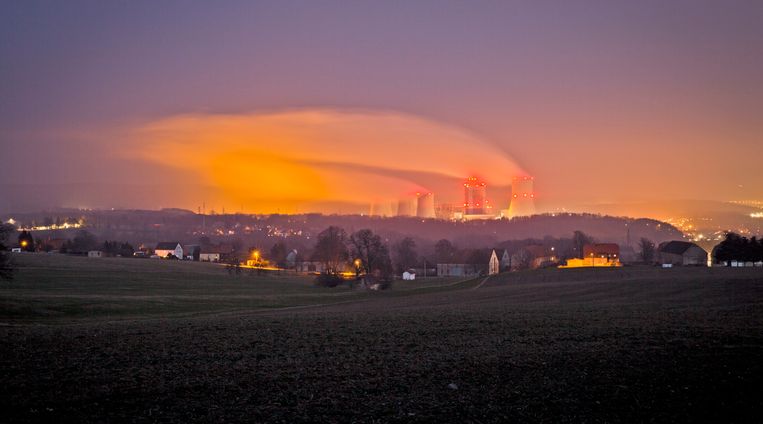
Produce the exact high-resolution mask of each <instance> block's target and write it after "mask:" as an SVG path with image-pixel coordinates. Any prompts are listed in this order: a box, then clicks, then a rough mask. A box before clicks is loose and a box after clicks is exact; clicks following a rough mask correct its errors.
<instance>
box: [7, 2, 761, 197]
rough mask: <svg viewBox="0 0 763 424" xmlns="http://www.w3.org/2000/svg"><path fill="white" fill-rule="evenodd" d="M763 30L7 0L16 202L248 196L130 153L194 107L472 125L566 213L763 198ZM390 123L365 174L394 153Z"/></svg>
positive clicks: (455, 13) (402, 8) (419, 12)
mask: <svg viewBox="0 0 763 424" xmlns="http://www.w3.org/2000/svg"><path fill="white" fill-rule="evenodd" d="M761 22H763V2H761V1H716V2H709V1H672V2H668V1H639V2H633V1H628V2H611V1H610V2H605V1H580V2H567V1H559V2H545V1H528V2H510V1H497V2H465V1H464V2H446V1H431V2H427V1H416V2H392V1H390V2H378V1H377V2H362V1H344V2H331V1H303V2H289V1H273V2H255V1H240V2H234V1H226V2H219V3H211V2H201V1H199V2H192V1H183V2H170V1H163V2H153V1H151V2H149V1H146V2H137V1H135V2H107V1H92V2H82V1H65V2H61V1H51V2H37V1H0V143H2V151H3V155H2V157H3V165H2V167H0V178H1V181H0V199H3V200H2V202H0V212H2V211H9V210H14V209H20V208H21V209H23V208H26V207H38V206H59V205H66V206H78V205H82V206H100V207H108V206H135V207H159V206H164V207H167V206H180V207H188V208H192V207H194V205H196V203H198V199H199V198H200V197H202V198H203V197H206V196H209V197H211V198H214V199H215V200H211V201H212V202H214V201H218V202H220V203H224V202H230V203H232V204H233V203H235V202H236V201H237V200H238V199H237V198H236V199H234V198H226V195H219V194H218V195H216V194H214V192H215V191H217V190H218V189H220V187H218V186H215V184H217V185H219V184H220V183H219V181H218V182H215V181H212V182H210V178H209V173H210V172H211V171H210V170H209V169H200V170H194V169H183V168H182V167H181V168H178V167H172V166H170V167H168V166H166V163H164V162H162V161H152V160H147V159H146V158H140V157H137V158H136V157H130V158H126V157H125V156H124V155H123V154H122V152H123V151H124V149H125V146H131V145H133V143H138V142H143V141H144V140H141V139H136V138H135V135H134V134H135V130H136V129H140V128H145V127H146V126H150V125H152V124H153V123H156V122H164V121H163V120H166V119H172V118H173V117H176V116H185V115H188V114H195V115H199V116H207V117H209V118H210V119H212V120H214V117H216V116H219V115H225V116H249V115H250V114H257V113H276V114H277V113H284V111H292V110H308V111H326V110H329V111H337V110H339V111H346V112H348V113H350V114H351V116H355V114H357V113H369V114H371V115H372V116H375V114H378V113H392V114H395V115H399V116H403V117H410V119H412V120H419V119H420V120H424V121H426V122H431V123H433V125H442V126H443V128H446V127H447V128H449V129H457V130H458V131H463V132H465V133H468V134H470V136H471V137H473V138H475V139H479V140H480V141H481V142H484V143H486V144H490V145H491V146H493V148H491V149H488V150H486V152H489V153H486V154H491V155H494V154H495V153H494V152H495V151H498V152H504V153H505V155H506V158H507V159H506V160H508V161H512V162H515V163H517V164H518V165H519V167H521V168H522V169H523V170H525V171H526V172H528V173H530V174H533V175H535V177H536V189H537V190H538V191H539V194H541V197H542V198H543V199H545V202H546V205H547V206H548V207H559V206H565V205H569V206H572V204H573V203H575V202H579V203H590V202H622V201H629V200H645V199H666V198H699V199H717V200H741V199H763V172H761V169H763V167H762V166H761V163H762V162H763V24H761ZM205 122H206V121H205ZM205 125H206V124H205ZM353 128H354V127H353ZM376 130H377V127H374V126H373V125H370V126H369V127H368V128H366V129H365V130H360V131H359V132H358V134H359V136H358V142H357V148H358V151H359V152H360V153H361V154H359V158H358V165H362V166H365V167H369V168H374V167H379V166H381V165H380V164H378V163H375V161H374V157H375V155H374V152H375V151H378V150H379V149H384V143H383V142H379V141H375V142H368V143H364V141H363V140H364V139H365V136H364V134H363V132H364V131H365V133H366V134H371V133H373V132H375V131H376ZM411 131H412V133H411V134H413V133H416V134H418V138H417V137H414V136H413V135H411V137H412V138H411V142H410V143H411V149H412V150H411V152H415V156H416V157H417V158H420V157H424V158H426V155H427V153H426V152H427V149H426V148H424V147H422V146H423V145H424V144H426V142H427V140H426V137H427V135H428V134H431V133H429V132H419V131H418V130H411ZM437 133H438V134H439V132H437ZM152 140H153V139H152ZM270 140H271V141H270V142H269V143H270V146H269V147H270V148H271V149H272V150H274V151H281V150H284V149H287V148H288V146H287V145H283V144H282V143H283V141H282V139H280V138H278V137H274V138H272V139H270ZM310 140H312V139H307V140H305V141H304V143H307V144H308V145H309V143H310ZM157 142H158V143H161V142H162V141H161V140H159V141H157ZM226 143H227V141H226V140H221V144H220V148H221V149H227V148H231V147H230V146H229V144H226ZM427 146H428V145H427ZM445 146H446V147H444V148H448V149H451V148H452V149H454V150H453V151H454V157H458V156H459V153H458V148H459V147H456V146H455V145H452V144H448V143H445ZM312 148H314V149H316V151H319V150H320V146H319V145H315V146H313V147H312ZM460 148H463V146H462V147H460ZM400 155H401V160H404V159H403V158H405V157H406V152H400ZM290 160H291V159H290ZM345 165H348V166H349V165H350V164H347V163H346V164H345ZM450 165H451V164H443V168H448V167H449V166H450ZM198 166H200V167H205V166H206V164H205V163H204V162H199V164H198ZM253 166H256V164H254V165H253ZM311 166H312V165H311ZM385 166H386V165H385ZM197 171H198V172H197ZM398 171H399V172H402V171H408V170H399V169H391V170H389V172H392V173H395V172H398ZM483 171H484V173H486V174H490V173H491V172H493V173H494V170H483ZM475 172H480V170H475ZM513 172H515V171H513V170H512V171H506V174H507V181H508V178H509V177H510V174H511V173H513ZM464 176H466V175H464ZM273 178H274V179H278V178H279V176H278V175H277V172H276V173H274V175H273ZM495 178H499V177H495ZM427 181H428V180H427ZM157 183H159V187H151V186H152V185H154V184H157ZM417 183H422V182H421V181H417ZM179 184H180V185H182V186H183V190H182V191H183V192H182V193H180V192H179V191H178V190H176V189H172V188H167V187H170V186H173V185H175V186H176V185H179ZM210 184H211V186H210ZM164 185H166V186H167V187H165V188H162V187H164ZM432 185H433V186H435V187H436V189H437V190H439V191H443V189H442V188H441V187H439V186H437V184H436V183H432ZM493 185H494V186H500V185H501V184H500V183H498V184H496V183H493ZM147 187H148V188H147ZM237 187H238V186H237ZM115 188H119V189H115ZM228 188H229V187H228ZM369 190H371V191H373V189H372V188H369ZM208 192H209V193H211V194H207V193H208ZM454 193H455V195H457V193H458V188H457V187H456V188H454ZM256 194H257V193H254V194H251V193H247V196H246V197H247V198H253V199H255V200H253V201H254V202H256V201H257V200H256V199H257V195H256ZM438 194H439V193H438ZM451 195H452V194H448V193H442V194H441V196H440V198H443V199H449V198H450V197H449V196H451ZM215 196H217V197H215ZM496 196H497V197H500V196H501V193H497V194H496ZM234 197H236V196H234ZM506 198H508V197H507V196H506ZM267 200H268V201H269V204H272V203H273V202H272V201H273V200H274V199H267ZM275 200H277V199H275ZM306 200H308V199H306ZM496 201H500V199H496ZM232 204H231V205H230V206H229V208H230V207H232V206H233V205H232ZM305 207H307V206H305Z"/></svg>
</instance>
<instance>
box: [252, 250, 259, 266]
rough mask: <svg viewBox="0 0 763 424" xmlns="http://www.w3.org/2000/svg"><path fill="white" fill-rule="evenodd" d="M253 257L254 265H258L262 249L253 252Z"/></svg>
mask: <svg viewBox="0 0 763 424" xmlns="http://www.w3.org/2000/svg"><path fill="white" fill-rule="evenodd" d="M252 257H253V258H254V266H257V265H259V264H260V251H259V250H255V251H254V252H252Z"/></svg>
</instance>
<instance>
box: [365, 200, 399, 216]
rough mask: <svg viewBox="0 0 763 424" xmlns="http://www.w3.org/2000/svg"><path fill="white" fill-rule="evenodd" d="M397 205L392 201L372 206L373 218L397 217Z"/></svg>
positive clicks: (376, 203) (379, 202)
mask: <svg viewBox="0 0 763 424" xmlns="http://www.w3.org/2000/svg"><path fill="white" fill-rule="evenodd" d="M396 212H397V203H396V202H391V201H386V200H385V201H378V202H374V203H372V204H371V213H370V215H371V216H395V213H396Z"/></svg>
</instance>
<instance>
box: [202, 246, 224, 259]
mask: <svg viewBox="0 0 763 424" xmlns="http://www.w3.org/2000/svg"><path fill="white" fill-rule="evenodd" d="M220 255H221V253H220V249H215V248H208V249H201V251H200V252H199V261H201V262H220Z"/></svg>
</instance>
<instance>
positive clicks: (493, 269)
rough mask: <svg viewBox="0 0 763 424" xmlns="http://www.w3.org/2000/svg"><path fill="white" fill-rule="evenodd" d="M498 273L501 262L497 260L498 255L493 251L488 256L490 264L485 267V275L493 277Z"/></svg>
mask: <svg viewBox="0 0 763 424" xmlns="http://www.w3.org/2000/svg"><path fill="white" fill-rule="evenodd" d="M499 272H501V261H500V260H498V254H496V253H495V249H493V253H491V254H490V262H489V263H488V266H487V275H495V274H498V273H499Z"/></svg>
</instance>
